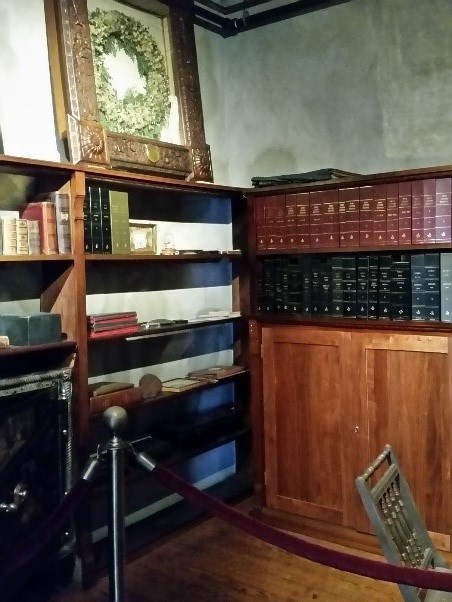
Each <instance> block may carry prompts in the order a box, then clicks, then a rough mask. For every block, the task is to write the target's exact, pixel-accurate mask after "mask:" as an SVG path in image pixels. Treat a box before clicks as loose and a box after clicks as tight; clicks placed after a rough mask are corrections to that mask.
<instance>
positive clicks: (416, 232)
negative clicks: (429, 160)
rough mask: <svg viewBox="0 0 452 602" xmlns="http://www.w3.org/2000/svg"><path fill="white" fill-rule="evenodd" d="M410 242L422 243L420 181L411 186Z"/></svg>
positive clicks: (422, 226) (422, 201) (421, 193)
mask: <svg viewBox="0 0 452 602" xmlns="http://www.w3.org/2000/svg"><path fill="white" fill-rule="evenodd" d="M411 242H412V243H413V244H417V245H418V244H423V243H424V186H423V181H422V180H415V181H414V182H412V184H411Z"/></svg>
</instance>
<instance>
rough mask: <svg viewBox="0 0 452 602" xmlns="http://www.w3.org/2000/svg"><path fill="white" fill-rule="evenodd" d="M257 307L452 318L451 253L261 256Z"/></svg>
mask: <svg viewBox="0 0 452 602" xmlns="http://www.w3.org/2000/svg"><path fill="white" fill-rule="evenodd" d="M259 268H260V269H259V272H258V275H257V281H256V293H257V295H256V298H257V311H258V312H269V313H293V314H299V315H302V316H314V317H315V316H318V317H327V316H331V317H338V318H340V317H349V318H364V319H367V318H369V319H387V320H389V319H391V320H428V321H442V322H452V253H411V254H405V253H397V254H396V253H393V254H380V255H378V254H372V255H347V256H339V255H338V256H332V257H328V258H325V257H322V258H320V257H318V256H313V257H311V256H309V255H304V256H290V257H285V258H266V259H263V260H261V262H260V265H259Z"/></svg>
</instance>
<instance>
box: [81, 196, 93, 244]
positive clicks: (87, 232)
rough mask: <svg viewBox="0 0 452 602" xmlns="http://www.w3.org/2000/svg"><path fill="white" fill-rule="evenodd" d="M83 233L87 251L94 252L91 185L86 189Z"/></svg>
mask: <svg viewBox="0 0 452 602" xmlns="http://www.w3.org/2000/svg"><path fill="white" fill-rule="evenodd" d="M83 234H84V240H85V253H92V251H93V245H92V239H91V186H89V187H88V190H87V191H86V194H85V198H84V200H83Z"/></svg>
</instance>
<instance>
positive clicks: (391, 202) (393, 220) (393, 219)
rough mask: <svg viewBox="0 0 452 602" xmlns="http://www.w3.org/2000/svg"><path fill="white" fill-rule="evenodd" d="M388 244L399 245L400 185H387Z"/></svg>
mask: <svg viewBox="0 0 452 602" xmlns="http://www.w3.org/2000/svg"><path fill="white" fill-rule="evenodd" d="M386 243H387V244H388V245H398V244H399V185H398V184H387V185H386Z"/></svg>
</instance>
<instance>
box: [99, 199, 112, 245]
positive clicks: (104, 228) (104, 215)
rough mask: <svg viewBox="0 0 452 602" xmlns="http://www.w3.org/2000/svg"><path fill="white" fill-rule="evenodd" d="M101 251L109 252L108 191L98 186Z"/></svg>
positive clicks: (109, 220)
mask: <svg viewBox="0 0 452 602" xmlns="http://www.w3.org/2000/svg"><path fill="white" fill-rule="evenodd" d="M100 219H101V237H102V253H111V216H110V191H109V190H108V188H100Z"/></svg>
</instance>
